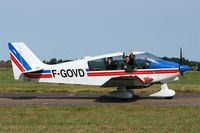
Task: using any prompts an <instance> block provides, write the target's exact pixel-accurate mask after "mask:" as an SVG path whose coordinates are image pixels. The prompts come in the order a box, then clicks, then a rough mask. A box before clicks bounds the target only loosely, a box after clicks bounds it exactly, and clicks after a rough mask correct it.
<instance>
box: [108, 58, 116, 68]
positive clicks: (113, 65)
mask: <svg viewBox="0 0 200 133" xmlns="http://www.w3.org/2000/svg"><path fill="white" fill-rule="evenodd" d="M106 70H117V65H116V64H115V63H114V62H113V58H112V57H108V58H107V62H106Z"/></svg>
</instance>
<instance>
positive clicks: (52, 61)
mask: <svg viewBox="0 0 200 133" xmlns="http://www.w3.org/2000/svg"><path fill="white" fill-rule="evenodd" d="M161 58H162V59H163V60H167V61H173V62H176V63H179V62H180V59H179V58H174V57H172V58H169V57H161ZM69 61H72V60H69V59H66V60H62V59H56V58H52V59H50V60H49V61H47V60H44V61H43V62H44V63H45V64H59V63H63V62H69ZM183 64H184V65H188V66H190V67H191V68H192V70H200V62H198V61H190V60H188V59H185V58H183ZM11 67H12V65H11V61H10V60H8V61H3V60H1V62H0V68H11Z"/></svg>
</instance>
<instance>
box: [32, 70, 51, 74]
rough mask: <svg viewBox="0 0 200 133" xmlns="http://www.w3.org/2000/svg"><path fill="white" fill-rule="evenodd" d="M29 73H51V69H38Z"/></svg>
mask: <svg viewBox="0 0 200 133" xmlns="http://www.w3.org/2000/svg"><path fill="white" fill-rule="evenodd" d="M31 73H39V74H41V73H51V71H50V70H39V71H35V72H31Z"/></svg>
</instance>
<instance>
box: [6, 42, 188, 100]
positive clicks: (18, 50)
mask: <svg viewBox="0 0 200 133" xmlns="http://www.w3.org/2000/svg"><path fill="white" fill-rule="evenodd" d="M8 47H9V51H10V58H11V61H12V67H13V73H14V78H15V79H16V80H23V81H34V82H46V83H64V84H81V85H95V86H101V87H117V91H115V92H111V93H110V94H108V96H110V97H114V98H120V99H131V98H132V97H133V96H134V93H133V89H140V88H145V87H149V86H151V85H153V84H160V90H159V91H158V92H156V93H154V94H151V95H150V96H152V97H161V98H162V97H163V98H173V96H174V95H175V91H174V90H172V89H169V88H168V86H167V83H168V82H171V81H176V80H178V79H179V76H180V75H183V73H184V72H185V71H188V70H190V67H189V66H186V65H183V64H182V49H181V50H180V64H177V63H174V62H169V61H164V60H162V59H160V58H158V57H156V56H154V55H152V54H150V53H148V52H136V51H132V52H131V55H132V57H133V58H129V60H131V59H132V62H134V67H133V69H131V70H127V69H126V68H125V67H123V66H124V64H125V62H124V57H125V54H124V53H123V52H117V53H111V54H105V55H100V56H93V57H85V58H83V59H77V60H74V61H70V62H66V63H60V64H55V65H47V64H44V63H43V62H41V61H40V60H39V59H38V57H37V56H35V54H33V52H32V51H31V50H30V49H29V48H28V47H27V46H26V45H25V44H24V43H23V42H12V43H8ZM109 59H111V61H112V62H114V63H113V64H112V65H113V66H114V67H113V69H107V64H106V63H107V61H108V60H109Z"/></svg>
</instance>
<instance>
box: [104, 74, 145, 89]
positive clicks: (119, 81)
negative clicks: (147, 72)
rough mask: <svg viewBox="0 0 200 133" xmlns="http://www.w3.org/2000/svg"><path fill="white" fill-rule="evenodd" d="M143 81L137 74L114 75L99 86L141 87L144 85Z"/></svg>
mask: <svg viewBox="0 0 200 133" xmlns="http://www.w3.org/2000/svg"><path fill="white" fill-rule="evenodd" d="M144 83H145V82H144V81H143V80H142V79H140V78H139V77H137V76H120V77H114V78H111V79H110V80H108V81H107V82H106V83H104V84H103V85H102V86H101V87H116V86H118V87H122V86H128V87H142V86H144Z"/></svg>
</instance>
